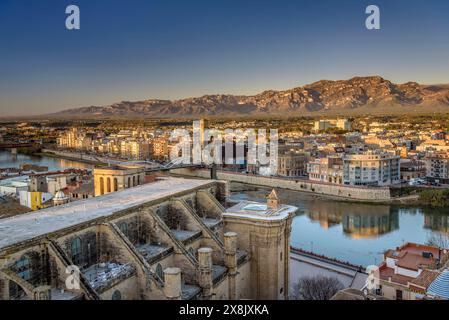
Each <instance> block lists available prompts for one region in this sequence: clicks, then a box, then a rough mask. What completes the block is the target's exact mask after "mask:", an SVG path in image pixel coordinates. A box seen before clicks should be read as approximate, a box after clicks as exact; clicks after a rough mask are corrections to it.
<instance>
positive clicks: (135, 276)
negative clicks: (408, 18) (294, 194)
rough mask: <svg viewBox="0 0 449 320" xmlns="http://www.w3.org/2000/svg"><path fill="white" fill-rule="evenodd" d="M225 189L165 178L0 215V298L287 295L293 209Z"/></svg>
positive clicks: (210, 183) (215, 183) (222, 184)
mask: <svg viewBox="0 0 449 320" xmlns="http://www.w3.org/2000/svg"><path fill="white" fill-rule="evenodd" d="M228 193H229V191H228V185H227V183H225V182H219V181H211V180H188V179H179V178H165V179H162V180H160V181H157V182H154V183H150V184H145V185H142V186H138V187H136V188H132V189H125V190H122V191H118V192H116V193H114V194H107V195H104V196H101V197H96V198H92V199H87V200H84V201H77V202H71V203H68V204H66V205H64V206H57V207H52V208H48V209H45V210H42V211H40V212H36V213H29V214H23V215H20V216H17V217H16V218H14V219H12V218H5V219H2V220H0V299H3V300H26V299H34V300H75V299H92V300H99V299H102V300H120V299H121V300H158V299H159V300H164V299H170V300H178V299H183V300H189V299H204V300H210V299H231V300H234V299H268V300H276V299H287V298H288V292H289V281H288V280H289V249H290V232H291V222H292V218H293V215H294V213H295V211H296V210H297V208H296V207H293V206H287V205H282V204H280V203H279V202H278V201H276V199H275V198H277V197H276V196H274V195H273V194H272V196H271V197H270V200H272V201H271V202H269V205H268V204H264V203H256V202H249V201H243V202H239V203H230V202H228V200H227V197H228ZM71 272H72V273H71ZM73 272H74V273H75V276H74V275H73ZM68 277H70V278H68ZM73 277H75V278H73ZM67 283H69V285H67ZM74 283H76V284H78V285H72V284H74Z"/></svg>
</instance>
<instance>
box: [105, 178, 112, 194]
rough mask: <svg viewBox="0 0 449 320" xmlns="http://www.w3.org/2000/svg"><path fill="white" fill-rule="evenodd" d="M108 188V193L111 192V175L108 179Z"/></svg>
mask: <svg viewBox="0 0 449 320" xmlns="http://www.w3.org/2000/svg"><path fill="white" fill-rule="evenodd" d="M106 190H107V192H108V193H110V192H111V178H109V177H108V178H107V179H106Z"/></svg>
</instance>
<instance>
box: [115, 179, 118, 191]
mask: <svg viewBox="0 0 449 320" xmlns="http://www.w3.org/2000/svg"><path fill="white" fill-rule="evenodd" d="M114 191H118V181H117V178H114Z"/></svg>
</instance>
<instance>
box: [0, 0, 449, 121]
mask: <svg viewBox="0 0 449 320" xmlns="http://www.w3.org/2000/svg"><path fill="white" fill-rule="evenodd" d="M69 4H76V5H78V6H79V7H80V10H81V30H79V31H68V30H66V29H65V19H66V14H65V8H66V6H67V5H69ZM369 4H377V5H378V6H379V7H380V9H381V27H382V29H381V30H380V31H368V30H366V29H365V27H364V23H365V18H366V15H365V8H366V6H367V5H369ZM448 36H449V1H447V0H441V1H437V0H434V1H432V0H429V1H423V0H420V1H416V0H388V1H381V0H371V1H364V0H341V1H337V0H302V1H301V0H270V1H264V0H176V1H175V0H157V1H156V0H132V1H127V0H71V1H66V0H39V1H36V0H0V46H1V47H0V116H2V115H23V114H40V113H46V112H52V111H56V110H61V109H66V108H72V107H79V106H89V105H103V104H109V103H113V102H117V101H122V100H140V99H146V98H167V99H173V98H181V97H187V96H198V95H203V94H210V93H232V94H255V93H258V92H260V91H262V90H265V89H287V88H291V87H295V86H299V85H303V84H306V83H310V82H314V81H317V80H320V79H345V78H349V77H352V76H355V75H374V74H375V75H381V76H383V77H385V78H388V79H390V80H393V81H397V82H406V81H419V82H422V83H442V82H445V83H449V39H448Z"/></svg>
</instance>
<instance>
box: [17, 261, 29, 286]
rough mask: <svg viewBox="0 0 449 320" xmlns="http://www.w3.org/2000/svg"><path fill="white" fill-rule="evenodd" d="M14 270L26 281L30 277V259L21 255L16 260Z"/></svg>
mask: <svg viewBox="0 0 449 320" xmlns="http://www.w3.org/2000/svg"><path fill="white" fill-rule="evenodd" d="M16 270H17V274H18V275H19V277H21V278H22V279H23V280H25V281H28V280H30V279H31V264H30V259H28V257H27V256H22V257H21V258H20V260H19V261H17V262H16Z"/></svg>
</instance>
